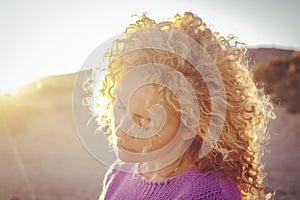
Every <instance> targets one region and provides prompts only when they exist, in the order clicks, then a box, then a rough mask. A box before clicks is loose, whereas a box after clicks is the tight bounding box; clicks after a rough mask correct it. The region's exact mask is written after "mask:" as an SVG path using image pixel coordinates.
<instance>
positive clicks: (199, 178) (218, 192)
mask: <svg viewBox="0 0 300 200" xmlns="http://www.w3.org/2000/svg"><path fill="white" fill-rule="evenodd" d="M194 175H195V176H194V179H193V180H191V181H190V184H191V185H190V187H191V189H192V190H191V191H190V192H191V193H192V196H194V198H195V199H222V200H241V194H240V191H239V190H238V188H237V186H236V185H235V184H233V183H231V182H230V181H229V180H227V179H226V178H225V177H224V176H223V175H222V174H221V173H220V172H217V171H208V172H203V173H200V172H198V173H195V174H194Z"/></svg>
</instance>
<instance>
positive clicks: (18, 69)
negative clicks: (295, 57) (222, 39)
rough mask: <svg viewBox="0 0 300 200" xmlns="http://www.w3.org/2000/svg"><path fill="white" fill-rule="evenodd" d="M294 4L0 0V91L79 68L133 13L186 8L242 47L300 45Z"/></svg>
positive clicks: (155, 14)
mask: <svg viewBox="0 0 300 200" xmlns="http://www.w3.org/2000/svg"><path fill="white" fill-rule="evenodd" d="M299 8H300V1H298V0H286V1H279V0H278V1H275V0H252V1H246V0H244V1H243V0H227V1H224V0H210V1H207V0H186V1H182V0H147V1H146V0H140V1H137V0H119V1H117V0H108V1H101V0H81V1H79V0H60V1H53V0H43V1H39V0H26V1H23V0H10V1H5V0H0V25H1V26H0V29H1V31H0V58H1V59H0V93H4V92H8V91H13V90H15V89H16V88H18V87H20V86H21V85H23V84H24V83H27V82H29V81H32V80H34V79H37V78H39V77H41V76H47V75H54V74H64V73H71V72H76V71H78V70H80V68H81V66H82V64H83V62H84V61H85V59H86V58H87V57H88V55H89V54H90V53H91V52H92V51H93V50H94V49H95V48H96V47H97V46H98V45H99V44H101V43H102V42H103V41H105V40H106V39H108V38H110V37H112V36H115V35H116V34H118V33H120V32H121V31H123V30H124V27H125V26H126V25H127V24H128V23H129V22H131V19H132V18H131V17H130V16H131V15H132V14H135V13H137V14H140V13H142V12H147V13H148V14H149V16H150V17H151V18H154V19H156V20H159V19H162V18H167V17H172V16H173V15H174V14H175V13H180V14H183V12H184V11H192V12H194V13H196V14H197V15H198V16H200V17H201V18H202V19H203V20H204V21H205V22H206V23H207V24H208V25H210V27H211V28H212V29H213V30H215V31H219V32H221V33H222V34H223V35H227V34H230V33H232V34H234V35H236V36H238V37H239V38H240V41H243V42H245V43H246V44H248V46H257V45H260V46H261V45H264V46H277V47H283V48H294V49H300V12H299Z"/></svg>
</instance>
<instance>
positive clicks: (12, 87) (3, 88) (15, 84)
mask: <svg viewBox="0 0 300 200" xmlns="http://www.w3.org/2000/svg"><path fill="white" fill-rule="evenodd" d="M30 82H32V80H27V79H8V80H5V81H1V85H0V95H6V94H9V95H12V96H15V95H17V94H18V93H19V92H20V90H21V89H22V88H23V87H24V86H25V85H26V84H28V83H30Z"/></svg>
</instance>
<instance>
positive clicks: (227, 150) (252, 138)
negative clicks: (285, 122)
mask: <svg viewBox="0 0 300 200" xmlns="http://www.w3.org/2000/svg"><path fill="white" fill-rule="evenodd" d="M146 28H156V29H160V30H175V31H177V32H180V33H183V34H185V35H187V36H188V37H189V38H192V39H193V40H195V41H196V42H197V43H198V44H199V45H200V46H201V47H202V48H203V49H204V50H205V51H206V53H208V54H209V56H210V57H211V60H212V61H213V63H214V65H215V66H216V67H217V69H218V71H219V73H220V75H221V78H222V81H223V84H224V88H225V93H226V116H225V117H224V118H225V122H224V126H223V129H222V132H221V135H220V137H219V139H218V141H217V142H216V144H215V145H214V146H213V149H212V150H211V151H210V152H209V153H208V154H207V155H206V156H205V157H204V158H199V157H198V152H199V149H200V147H201V144H202V142H203V138H204V137H205V134H206V132H207V130H208V126H209V122H210V119H211V116H212V115H213V114H214V113H212V104H211V99H210V94H209V91H208V88H207V85H206V84H207V83H206V82H205V81H204V78H203V77H202V76H201V75H199V74H198V72H197V70H196V69H195V68H194V67H193V66H192V64H191V63H189V62H187V61H186V60H185V59H184V58H182V57H180V56H178V55H175V54H174V53H172V52H168V51H165V50H161V49H151V48H147V49H140V50H136V51H131V52H130V53H128V54H125V55H122V53H123V52H125V51H126V50H127V49H130V48H131V47H132V46H139V45H140V44H141V43H148V44H150V43H151V42H162V43H164V42H167V41H168V40H169V39H170V38H172V37H175V36H173V35H167V36H165V35H160V36H157V37H151V38H149V35H147V32H146V31H144V30H146ZM124 34H125V36H126V37H125V38H123V39H118V40H116V41H115V42H114V45H113V46H112V48H111V49H110V50H109V51H107V53H106V55H105V56H106V57H107V58H109V62H110V64H109V65H108V66H107V68H106V69H105V77H104V79H103V82H102V86H101V88H100V89H99V90H98V91H97V93H98V94H97V95H98V97H97V98H96V101H98V103H100V104H102V105H101V106H102V108H105V111H103V110H102V111H99V110H98V111H97V110H96V111H94V113H93V115H94V116H96V118H97V120H98V123H99V125H100V128H102V129H104V130H105V132H106V133H107V135H108V136H110V137H111V135H112V134H111V133H112V126H113V113H112V106H113V102H114V100H115V95H114V90H115V88H116V86H117V85H118V83H119V81H120V78H121V77H122V74H124V73H125V72H126V71H128V70H129V69H130V68H132V67H135V66H138V65H142V64H148V63H155V64H163V65H166V66H169V67H171V68H173V69H175V70H177V71H179V72H180V73H182V74H183V75H184V77H185V78H187V80H188V81H189V82H190V83H191V85H192V86H193V89H194V93H195V95H196V97H197V100H198V103H199V112H200V115H201V119H200V121H199V127H198V129H197V134H196V138H195V140H194V142H193V143H192V145H191V147H190V148H189V149H188V151H187V152H186V154H189V155H190V156H192V157H193V158H194V160H195V162H194V163H195V165H196V166H198V168H199V170H200V171H201V172H203V171H208V170H218V171H221V172H223V173H224V174H225V175H226V177H227V178H228V179H229V180H230V181H232V182H233V183H234V184H235V185H237V187H238V188H239V190H240V192H241V194H242V196H243V199H267V198H269V196H270V195H266V194H265V192H264V185H263V183H262V181H263V179H264V177H265V175H266V174H265V173H264V172H263V167H264V165H263V163H261V161H260V158H261V156H262V155H263V153H264V146H265V144H266V143H267V141H268V139H269V133H268V127H267V126H268V123H269V121H270V120H271V119H273V118H275V114H274V112H273V106H272V104H271V103H270V98H269V96H267V95H266V94H265V93H264V91H263V89H259V88H258V87H257V86H256V84H255V82H254V81H253V79H252V72H251V70H249V68H248V67H247V63H246V60H245V59H244V58H245V52H246V47H245V45H244V44H243V43H239V42H237V40H236V39H235V37H233V36H232V35H230V36H228V37H227V38H225V37H223V36H221V35H220V34H219V33H216V32H212V31H211V29H209V28H208V27H207V26H206V24H205V23H204V22H203V21H202V20H201V19H200V18H199V17H197V16H196V15H195V14H193V13H190V12H185V13H184V15H182V16H181V15H179V14H176V15H175V16H174V17H173V19H170V20H166V21H162V22H155V21H154V20H152V19H150V18H148V17H147V16H146V15H145V14H142V16H141V17H139V18H138V20H137V21H136V22H135V23H133V24H130V25H129V26H128V27H127V28H126V30H125V32H124ZM167 37H168V38H167ZM178 42H179V43H180V42H181V43H180V44H179V46H180V49H179V51H182V52H185V53H186V54H188V55H189V56H191V57H193V58H195V59H196V60H200V61H201V59H202V58H203V57H202V56H201V55H194V54H195V52H194V51H193V46H191V45H190V44H188V43H185V42H184V41H183V42H182V41H178ZM177 50H178V49H177ZM177 50H176V51H177ZM208 67H209V66H208ZM197 74H198V75H197ZM212 81H213V80H212ZM88 84H89V83H86V85H88ZM160 93H161V94H162V93H164V94H162V95H161V96H167V97H165V99H168V101H170V102H173V105H174V107H176V105H175V104H176V103H174V99H175V98H176V97H175V96H174V95H173V94H172V93H171V92H170V91H169V90H160ZM100 96H101V100H100ZM103 97H104V98H106V100H107V101H103Z"/></svg>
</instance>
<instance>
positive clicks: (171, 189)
mask: <svg viewBox="0 0 300 200" xmlns="http://www.w3.org/2000/svg"><path fill="white" fill-rule="evenodd" d="M99 199H101V200H102V199H105V200H107V199H109V200H110V199H116V200H119V199H125V200H131V199H138V200H140V199H157V200H158V199H163V200H166V199H206V200H208V199H218V200H225V199H227V200H240V199H241V195H240V192H239V190H238V189H237V187H236V186H235V185H234V184H232V183H231V182H229V181H228V180H227V179H225V178H224V177H223V176H222V175H221V174H220V173H218V172H216V171H209V172H204V173H199V172H198V169H197V168H196V167H192V168H189V169H188V170H186V171H185V172H183V173H182V174H179V175H177V176H174V177H171V178H168V179H164V180H158V181H153V180H149V179H146V178H145V177H143V176H141V175H140V174H135V175H132V174H130V173H126V172H122V171H117V170H115V169H113V170H109V171H108V172H107V174H106V175H105V179H104V182H103V191H102V194H101V196H100V198H99Z"/></svg>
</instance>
